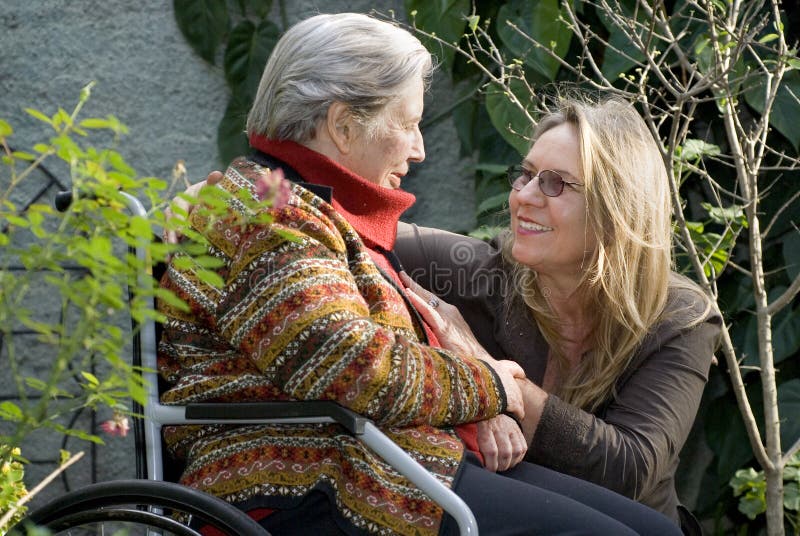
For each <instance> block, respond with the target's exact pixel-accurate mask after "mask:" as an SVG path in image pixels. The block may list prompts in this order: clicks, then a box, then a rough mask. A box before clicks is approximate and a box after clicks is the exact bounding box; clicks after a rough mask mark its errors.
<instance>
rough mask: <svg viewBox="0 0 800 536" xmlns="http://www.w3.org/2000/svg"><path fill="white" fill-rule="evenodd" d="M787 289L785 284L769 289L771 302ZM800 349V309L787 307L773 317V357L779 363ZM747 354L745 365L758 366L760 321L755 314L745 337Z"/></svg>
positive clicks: (745, 351)
mask: <svg viewBox="0 0 800 536" xmlns="http://www.w3.org/2000/svg"><path fill="white" fill-rule="evenodd" d="M785 290H786V287H785V286H776V287H773V288H772V289H770V291H769V297H768V300H769V302H770V303H771V302H773V301H774V300H776V299H777V298H778V296H780V295H781V294H782V293H783V292H784V291H785ZM798 349H800V309H795V310H792V309H791V308H789V307H787V308H785V309H783V310H782V311H780V312H778V313H777V314H776V315H775V316H774V317H773V318H772V359H773V362H774V363H775V364H776V365H777V364H778V363H780V362H782V361H783V360H784V359H786V358H788V357H791V356H793V355H794V354H795V352H797V350H798ZM742 350H743V351H744V353H745V354H746V357H745V360H744V361H743V363H742V364H743V365H746V366H758V365H759V358H758V322H757V319H756V317H755V315H753V316H751V317H750V320H749V322H748V323H747V333H746V335H745V337H744V347H743V348H742Z"/></svg>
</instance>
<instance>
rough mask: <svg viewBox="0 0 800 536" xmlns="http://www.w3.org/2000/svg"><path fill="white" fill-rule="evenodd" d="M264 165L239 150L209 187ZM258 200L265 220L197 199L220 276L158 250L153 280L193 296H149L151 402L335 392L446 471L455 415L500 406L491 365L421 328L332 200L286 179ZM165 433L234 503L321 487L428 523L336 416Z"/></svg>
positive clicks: (376, 526) (455, 442)
mask: <svg viewBox="0 0 800 536" xmlns="http://www.w3.org/2000/svg"><path fill="white" fill-rule="evenodd" d="M263 173H264V170H263V169H262V168H260V167H259V166H258V165H257V164H255V163H253V162H249V161H246V160H244V159H240V160H237V161H235V162H234V163H233V164H231V166H230V167H229V168H228V170H227V172H226V174H225V178H224V179H223V181H222V182H221V183H220V185H219V186H220V187H222V188H225V189H227V190H229V191H239V190H240V189H242V188H246V189H249V190H251V191H253V184H254V183H255V182H256V181H257V179H258V178H259V176H260V174H263ZM229 210H230V211H231V212H232V213H235V212H242V211H243V210H244V209H243V208H242V207H240V206H239V205H238V204H237V203H233V202H232V203H231V204H230V206H229ZM263 210H265V211H267V212H268V213H269V215H270V216H271V218H272V222H271V223H269V224H263V223H252V219H251V220H249V221H250V222H251V223H248V224H246V225H242V224H241V220H238V221H239V223H237V222H236V220H235V219H233V218H231V219H225V220H221V221H217V222H215V223H214V224H212V225H211V226H210V227H208V228H206V227H207V225H206V224H207V223H208V222H206V221H202V217H200V216H196V215H194V214H196V213H193V216H192V218H191V224H192V226H193V227H194V228H195V229H196V230H197V231H199V232H202V233H204V234H205V236H206V237H207V238H208V240H209V242H210V244H211V246H210V247H209V251H208V253H209V254H210V255H213V256H215V257H217V258H219V259H220V260H222V261H223V262H222V266H221V267H220V268H218V269H217V272H218V274H219V275H220V276H221V277H222V279H223V280H224V281H225V284H224V285H223V287H222V288H215V287H213V286H210V285H208V284H206V283H204V282H203V281H202V280H201V279H200V278H199V277H198V276H197V274H196V273H194V272H193V271H192V270H191V269H186V268H180V267H179V266H181V263H180V262H179V261H178V259H175V260H173V262H172V263H171V264H170V266H169V268H168V271H167V273H166V274H165V276H164V279H163V280H162V286H163V287H165V288H168V289H170V290H172V291H173V292H175V293H176V294H177V295H178V296H180V297H181V298H182V299H183V300H184V301H186V302H187V303H188V304H189V307H190V311H189V312H183V311H181V310H179V309H176V308H174V307H171V306H170V305H169V304H167V303H163V302H162V303H160V304H159V309H160V310H161V311H162V312H163V313H165V314H166V316H167V318H168V321H167V322H166V324H165V329H164V335H163V337H162V340H161V343H160V346H159V371H160V373H161V374H162V376H163V377H164V378H165V379H166V380H167V382H168V384H169V385H170V387H169V389H168V390H167V391H166V392H165V393H164V394H163V395H162V399H163V401H164V402H165V403H167V404H185V403H189V402H200V401H213V402H228V401H236V402H241V401H258V400H274V399H297V400H306V399H325V400H335V401H337V402H339V403H340V404H342V405H344V406H346V407H348V408H351V409H353V410H355V411H357V412H359V413H361V414H363V415H365V416H367V417H369V418H370V419H373V420H374V421H375V423H376V424H377V425H378V426H379V427H380V428H381V429H382V430H383V431H384V432H385V433H386V434H387V435H389V437H391V438H392V439H393V440H394V441H396V442H397V443H398V444H399V445H400V446H401V447H402V448H403V449H405V450H406V451H407V452H408V453H409V454H411V455H412V456H413V457H414V458H415V459H416V460H417V461H419V462H420V463H421V464H422V465H423V466H425V467H426V468H427V469H429V470H430V471H431V472H432V473H433V474H434V475H436V476H437V477H438V478H439V479H440V480H441V481H442V482H443V483H444V484H445V485H448V486H451V485H452V483H453V479H454V477H455V476H456V473H457V470H458V467H459V464H460V463H461V461H462V458H463V452H464V446H463V444H462V442H461V441H460V440H459V438H458V437H457V436H456V434H455V433H454V431H453V429H452V426H453V425H456V424H459V423H465V422H472V421H476V420H481V419H485V418H489V417H492V416H494V415H496V414H498V413H500V412H501V411H503V410H504V409H505V408H504V405H505V393H504V392H503V389H502V386H501V385H500V382H499V380H498V379H497V376H496V375H495V374H494V373H493V372H492V371H491V369H490V368H489V367H487V366H486V365H485V364H483V363H482V362H480V361H478V360H476V359H473V358H470V357H460V356H456V355H454V354H452V353H449V352H447V351H445V350H442V349H438V348H433V347H430V346H426V345H424V344H422V343H420V340H421V333H419V332H418V331H417V329H418V328H415V323H414V322H413V321H412V318H411V315H410V314H409V311H408V309H407V307H406V304H405V302H404V300H403V298H402V296H401V295H400V294H399V292H398V291H397V289H396V288H395V287H394V286H393V285H392V284H390V283H389V282H388V281H387V279H385V278H384V277H383V275H381V273H380V270H379V269H378V267H377V266H376V264H375V262H374V261H373V258H372V255H371V254H370V250H369V249H368V248H367V247H366V246H365V244H364V242H363V241H362V240H361V238H360V237H359V235H358V233H357V232H356V231H355V229H354V228H353V227H352V226H351V225H350V224H349V223H348V222H347V221H346V220H345V219H344V218H343V217H342V216H341V215H340V214H339V213H337V211H336V210H335V209H334V208H333V206H331V205H330V204H328V203H326V202H325V201H323V200H322V199H320V198H319V197H317V196H315V195H314V194H312V193H310V192H309V191H307V190H305V189H304V188H302V187H301V186H299V185H294V186H293V187H292V194H291V196H290V198H289V200H288V202H287V203H286V204H285V205H284V206H282V207H280V208H270V209H263ZM164 436H165V441H166V443H167V445H168V448H169V449H170V451H171V453H172V454H173V455H174V456H175V457H177V458H179V459H183V460H185V463H186V467H185V470H184V472H183V475H182V477H181V482H182V483H183V484H185V485H188V486H192V487H195V488H199V489H202V490H204V491H207V492H210V493H212V494H214V495H217V496H220V497H222V498H224V499H226V500H228V501H230V502H234V503H245V502H246V503H248V504H250V505H254V504H258V505H260V506H265V507H272V508H286V507H290V506H292V505H294V504H297V503H298V502H299V500H300V498H302V497H303V496H304V495H306V494H307V493H309V492H310V491H312V490H320V491H323V492H325V493H327V494H328V495H329V496H331V497H332V498H333V500H335V503H336V507H337V508H338V510H339V512H340V513H341V514H342V515H344V516H345V517H346V518H347V519H349V520H350V521H351V522H352V523H353V524H354V525H356V526H358V527H360V528H363V529H365V530H367V531H369V532H375V533H381V534H391V533H397V534H436V533H437V531H438V528H439V524H440V521H441V516H442V511H441V509H440V508H439V507H438V506H437V505H435V504H434V503H432V502H431V501H430V500H428V498H427V497H426V496H425V495H424V494H423V493H422V492H421V491H419V490H418V489H416V488H415V487H414V486H413V485H411V484H410V483H409V482H408V481H407V480H406V479H405V478H404V477H403V476H401V475H400V474H398V473H397V472H396V471H394V470H393V469H392V468H390V467H388V466H387V465H386V464H385V463H384V462H382V461H381V460H380V459H378V458H377V457H376V456H375V455H373V454H372V453H371V452H370V451H369V450H368V449H366V447H364V446H362V445H361V444H360V443H359V442H358V441H357V440H356V439H354V438H352V437H351V436H349V434H347V432H346V431H345V430H344V429H343V428H341V427H339V426H338V425H270V426H264V425H261V426H240V427H232V426H180V427H175V426H173V427H165V430H164Z"/></svg>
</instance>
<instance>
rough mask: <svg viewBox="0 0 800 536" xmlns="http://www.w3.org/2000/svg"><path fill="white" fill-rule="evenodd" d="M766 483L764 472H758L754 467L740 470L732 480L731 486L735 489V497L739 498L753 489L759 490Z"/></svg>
mask: <svg viewBox="0 0 800 536" xmlns="http://www.w3.org/2000/svg"><path fill="white" fill-rule="evenodd" d="M764 482H765V477H764V472H763V471H756V470H755V469H753V468H752V467H747V468H746V469H739V470H738V471H736V474H735V475H734V476H733V478H731V480H730V482H729V485H730V486H731V487H732V488H733V495H734V497H738V496H739V495H741V494H742V493H744V492H745V491H747V490H748V489H751V488H755V489H757V488H758V487H760V486H761V485H763V484H764Z"/></svg>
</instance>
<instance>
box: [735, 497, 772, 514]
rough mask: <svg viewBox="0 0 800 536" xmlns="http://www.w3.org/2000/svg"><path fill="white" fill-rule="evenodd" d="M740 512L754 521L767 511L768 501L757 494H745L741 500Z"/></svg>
mask: <svg viewBox="0 0 800 536" xmlns="http://www.w3.org/2000/svg"><path fill="white" fill-rule="evenodd" d="M739 511H740V512H741V513H743V514H744V515H746V516H747V517H748V518H750V519H751V520H753V519H755V518H756V517H757V516H758V514H763V513H764V512H766V511H767V500H766V499H765V498H764V497H763V496H762V495H758V494H755V493H748V494H745V495H744V496H742V497H741V498H740V499H739Z"/></svg>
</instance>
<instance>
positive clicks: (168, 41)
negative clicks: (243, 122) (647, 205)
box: [0, 0, 475, 504]
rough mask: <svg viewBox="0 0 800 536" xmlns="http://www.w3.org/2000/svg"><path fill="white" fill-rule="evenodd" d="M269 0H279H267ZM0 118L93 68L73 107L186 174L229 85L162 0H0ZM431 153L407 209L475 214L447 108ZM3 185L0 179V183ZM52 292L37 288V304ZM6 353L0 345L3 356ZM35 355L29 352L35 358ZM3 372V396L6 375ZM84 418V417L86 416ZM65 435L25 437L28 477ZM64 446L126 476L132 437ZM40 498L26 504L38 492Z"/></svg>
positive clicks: (99, 470)
mask: <svg viewBox="0 0 800 536" xmlns="http://www.w3.org/2000/svg"><path fill="white" fill-rule="evenodd" d="M275 4H278V2H275ZM285 4H287V6H286V7H287V15H288V18H289V21H290V23H291V22H295V21H297V20H299V19H301V18H304V17H305V16H308V15H310V14H313V13H316V12H339V11H362V12H368V11H369V10H371V9H373V8H377V9H380V10H382V11H387V10H388V9H394V10H395V12H396V13H398V14H402V13H403V9H402V1H399V0H397V1H389V0H385V1H354V0H350V1H322V0H311V1H297V2H290V1H287V2H285ZM0 50H2V54H0V95H2V98H0V118H3V119H5V120H6V121H8V122H9V123H11V124H12V126H14V128H15V132H16V133H15V136H14V138H13V143H14V146H15V148H17V149H29V148H30V147H31V146H32V144H34V143H36V142H38V141H40V140H41V139H43V138H44V137H47V136H49V132H48V131H47V129H46V127H44V126H43V125H42V124H41V123H39V122H38V121H36V120H34V119H32V118H31V117H30V116H28V115H27V114H26V113H25V112H24V108H25V107H33V108H36V109H39V110H42V111H44V112H45V113H47V114H52V113H54V112H55V111H56V110H57V108H58V107H59V106H60V107H63V108H65V109H66V110H68V111H71V109H72V108H73V107H74V105H75V103H76V102H77V100H78V94H79V91H80V89H81V88H82V87H83V86H85V85H86V84H87V83H88V82H89V81H92V80H95V81H96V82H97V85H96V86H95V88H94V90H93V92H92V97H91V99H90V100H89V102H88V104H87V105H86V107H85V109H84V111H83V113H82V117H103V116H105V115H107V114H114V115H116V116H117V117H118V118H119V119H120V120H121V121H122V122H123V123H125V124H126V125H127V126H128V127H129V129H130V133H129V134H128V135H127V136H125V137H124V138H123V139H122V140H121V142H120V149H119V150H120V152H121V153H122V154H123V156H124V157H125V158H126V159H127V161H128V163H129V164H130V165H131V166H132V167H134V168H135V169H136V170H137V171H138V173H139V174H140V175H153V176H158V177H162V178H166V179H168V178H169V177H170V174H171V169H172V167H173V165H174V164H175V162H176V161H177V160H178V159H182V160H184V161H185V163H186V167H187V169H188V173H189V177H191V178H193V179H195V180H198V179H200V178H203V177H205V175H206V173H207V172H208V171H209V170H211V169H219V168H220V166H221V163H220V162H218V161H217V157H216V128H217V123H218V122H219V119H220V118H221V117H222V114H223V112H224V109H225V105H226V103H227V99H228V91H227V88H226V86H225V82H224V79H223V75H222V71H221V68H220V67H219V66H216V67H214V66H209V65H207V64H206V63H205V62H203V61H202V60H201V59H200V58H199V57H197V56H195V55H194V53H193V52H192V50H191V49H190V48H189V46H188V45H187V43H186V42H185V41H184V39H183V37H182V35H181V34H180V32H179V31H178V29H177V26H176V24H175V20H174V16H173V12H172V2H170V1H168V0H145V1H141V2H131V1H130V0H72V1H67V0H0ZM450 94H451V92H450V90H449V88H448V87H447V86H446V83H445V82H444V81H443V80H442V79H441V77H438V78H437V79H436V81H435V83H434V87H433V89H432V91H431V93H430V94H429V95H428V97H427V100H426V106H427V110H426V116H433V115H435V114H436V107H437V103H440V102H441V103H443V104H447V102H448V96H449V95H450ZM424 134H425V139H426V149H427V154H428V160H427V161H426V162H425V163H424V164H422V165H420V166H416V167H414V168H412V172H411V175H409V177H407V178H406V180H405V182H404V186H405V187H406V188H407V189H408V190H410V191H412V192H414V193H416V194H417V195H418V197H419V198H420V199H419V201H418V203H417V205H416V206H415V207H414V208H413V209H412V210H411V211H410V212H409V213H407V215H406V218H405V219H407V220H409V221H415V222H417V223H420V224H424V225H431V226H439V227H444V228H448V229H454V230H464V229H469V228H471V227H472V226H473V224H474V206H475V200H474V196H473V191H472V182H471V179H470V178H469V173H470V172H469V164H470V163H469V162H468V161H467V160H464V159H461V158H459V156H458V139H457V137H456V135H455V132H454V129H453V127H452V123H451V121H450V120H449V119H448V120H446V121H442V122H439V123H437V124H436V125H433V126H431V127H430V128H428V129H427V130H426V132H424ZM48 166H50V168H51V170H52V171H53V172H54V174H55V176H56V177H57V178H58V179H59V180H60V181H61V182H62V183H64V184H67V185H68V184H69V170H68V169H66V168H65V167H64V166H63V165H59V164H58V163H56V162H55V161H53V162H51V163H48ZM48 184H50V182H49V180H48V178H47V177H46V176H45V175H43V174H39V175H34V176H31V177H30V178H29V180H28V181H27V182H26V183H25V184H23V186H22V187H21V188H20V189H19V190H18V192H17V194H16V195H15V200H16V201H18V202H21V203H22V202H25V201H28V200H31V199H33V198H36V197H39V198H40V201H41V202H49V200H50V199H51V198H52V196H53V194H54V193H55V191H56V190H57V189H58V187H57V186H51V187H50V188H49V189H47V191H45V192H40V190H41V188H42V187H43V186H47V185H48ZM1 186H3V185H2V184H0V187H1ZM54 306H55V305H54V303H49V302H48V297H47V295H46V294H45V293H42V296H41V303H37V304H36V307H38V308H41V309H42V310H47V309H48V308H53V307H54ZM48 357H49V356H48V355H47V352H36V351H35V347H32V349H31V355H30V358H31V360H32V366H33V367H37V366H39V367H40V368H42V369H44V368H45V367H46V366H47V360H48ZM2 360H3V355H2V354H0V363H2ZM37 360H38V361H37ZM3 385H4V383H3V382H2V381H0V398H2V397H3V396H8V393H9V392H10V391H9V390H8V388H10V386H9V385H8V383H7V382H6V383H5V386H6V387H5V388H4V387H3ZM107 417H108V415H106V414H102V415H99V416H95V417H92V416H91V415H85V416H83V417H82V418H81V421H80V422H81V423H82V425H83V426H84V427H85V428H87V429H91V427H92V426H93V425H94V424H93V422H92V421H93V419H94V420H95V423H96V421H97V420H103V419H105V418H107ZM61 440H62V438H61V437H60V436H57V435H56V434H53V433H45V432H42V433H40V434H37V436H36V437H35V438H32V440H31V441H30V442H29V443H28V445H27V446H26V447H25V448H24V454H25V455H26V456H28V457H29V458H30V459H31V460H32V461H33V462H35V463H33V464H32V465H31V466H30V467H29V468H28V471H27V473H28V476H27V479H26V480H27V481H28V482H29V484H31V485H32V484H33V483H35V482H38V480H39V479H40V478H41V477H42V476H43V475H44V474H46V473H47V472H48V471H49V470H51V469H52V468H53V467H54V463H53V462H52V460H54V459H55V458H56V457H57V449H58V448H59V447H60V446H61ZM66 446H67V448H68V449H69V450H72V451H77V450H86V451H87V455H88V456H86V458H85V459H84V460H83V461H81V462H80V463H79V464H78V465H77V466H76V467H75V469H71V470H70V471H69V481H70V486H71V487H73V488H74V487H76V486H79V485H82V484H85V483H87V482H89V481H91V480H92V479H97V480H108V479H112V478H121V477H132V476H133V474H134V472H133V457H132V455H131V452H132V448H133V447H132V446H131V443H130V439H118V438H111V439H108V441H107V445H105V446H100V447H97V448H95V447H92V446H90V445H89V444H88V443H84V442H80V441H77V440H70V441H69V442H68V443H67V445H66ZM63 489H64V487H63V484H62V483H59V482H56V483H55V484H52V485H51V486H50V487H49V488H48V489H47V491H46V492H45V493H43V494H42V498H46V497H52V496H53V495H55V494H58V493H61V492H62V491H63ZM40 501H41V499H38V500H37V501H36V502H34V504H36V503H37V502H40Z"/></svg>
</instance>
